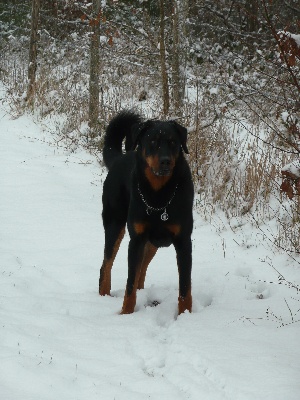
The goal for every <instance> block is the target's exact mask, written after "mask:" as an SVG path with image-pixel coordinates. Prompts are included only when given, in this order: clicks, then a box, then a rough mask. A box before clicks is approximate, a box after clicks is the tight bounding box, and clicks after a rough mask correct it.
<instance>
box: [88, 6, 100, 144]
mask: <svg viewBox="0 0 300 400" xmlns="http://www.w3.org/2000/svg"><path fill="white" fill-rule="evenodd" d="M100 19H101V0H93V12H92V18H91V20H90V27H91V39H90V82H89V92H90V98H89V127H90V134H91V137H95V136H97V127H98V115H99V92H100V89H99V64H100Z"/></svg>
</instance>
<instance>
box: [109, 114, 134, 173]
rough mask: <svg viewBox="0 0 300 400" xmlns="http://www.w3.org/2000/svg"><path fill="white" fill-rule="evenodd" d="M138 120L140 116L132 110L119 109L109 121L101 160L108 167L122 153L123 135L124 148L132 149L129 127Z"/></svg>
mask: <svg viewBox="0 0 300 400" xmlns="http://www.w3.org/2000/svg"><path fill="white" fill-rule="evenodd" d="M140 122H142V119H141V117H140V116H139V115H138V114H136V113H134V112H133V111H121V112H120V113H119V114H118V115H116V116H115V117H114V118H113V119H112V120H111V121H110V123H109V125H108V127H107V129H106V133H105V137H104V147H103V160H104V163H105V165H106V167H107V168H108V169H109V168H110V167H111V165H112V163H113V162H114V160H115V159H116V158H118V157H120V156H121V155H122V142H123V139H124V138H125V137H126V143H125V150H126V151H128V150H132V148H133V146H132V138H131V128H132V126H133V125H134V124H138V123H140Z"/></svg>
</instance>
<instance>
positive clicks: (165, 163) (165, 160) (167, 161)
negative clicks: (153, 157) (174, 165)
mask: <svg viewBox="0 0 300 400" xmlns="http://www.w3.org/2000/svg"><path fill="white" fill-rule="evenodd" d="M170 165H171V158H170V157H162V158H161V159H160V167H161V168H169V167H170Z"/></svg>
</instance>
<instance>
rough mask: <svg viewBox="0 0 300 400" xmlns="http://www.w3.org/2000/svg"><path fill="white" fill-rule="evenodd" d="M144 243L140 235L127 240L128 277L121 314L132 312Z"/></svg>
mask: <svg viewBox="0 0 300 400" xmlns="http://www.w3.org/2000/svg"><path fill="white" fill-rule="evenodd" d="M145 243H146V241H145V240H144V239H143V238H142V237H141V236H140V235H138V236H135V237H133V238H132V239H131V240H130V242H129V248H128V278H127V285H126V291H125V296H124V301H123V307H122V311H121V314H131V313H133V312H134V307H135V303H136V291H137V287H138V282H139V277H140V272H141V265H142V261H143V253H144V247H145Z"/></svg>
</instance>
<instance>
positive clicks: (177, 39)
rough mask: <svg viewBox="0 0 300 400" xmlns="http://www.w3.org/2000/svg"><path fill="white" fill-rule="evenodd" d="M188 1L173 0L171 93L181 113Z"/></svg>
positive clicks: (183, 90)
mask: <svg viewBox="0 0 300 400" xmlns="http://www.w3.org/2000/svg"><path fill="white" fill-rule="evenodd" d="M187 12H188V1H186V0H173V49H172V89H173V90H172V93H173V104H174V111H175V113H177V114H181V111H182V106H183V99H184V92H185V83H186V82H185V81H186V77H185V75H186V72H185V69H186V37H187V35H186V18H187Z"/></svg>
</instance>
